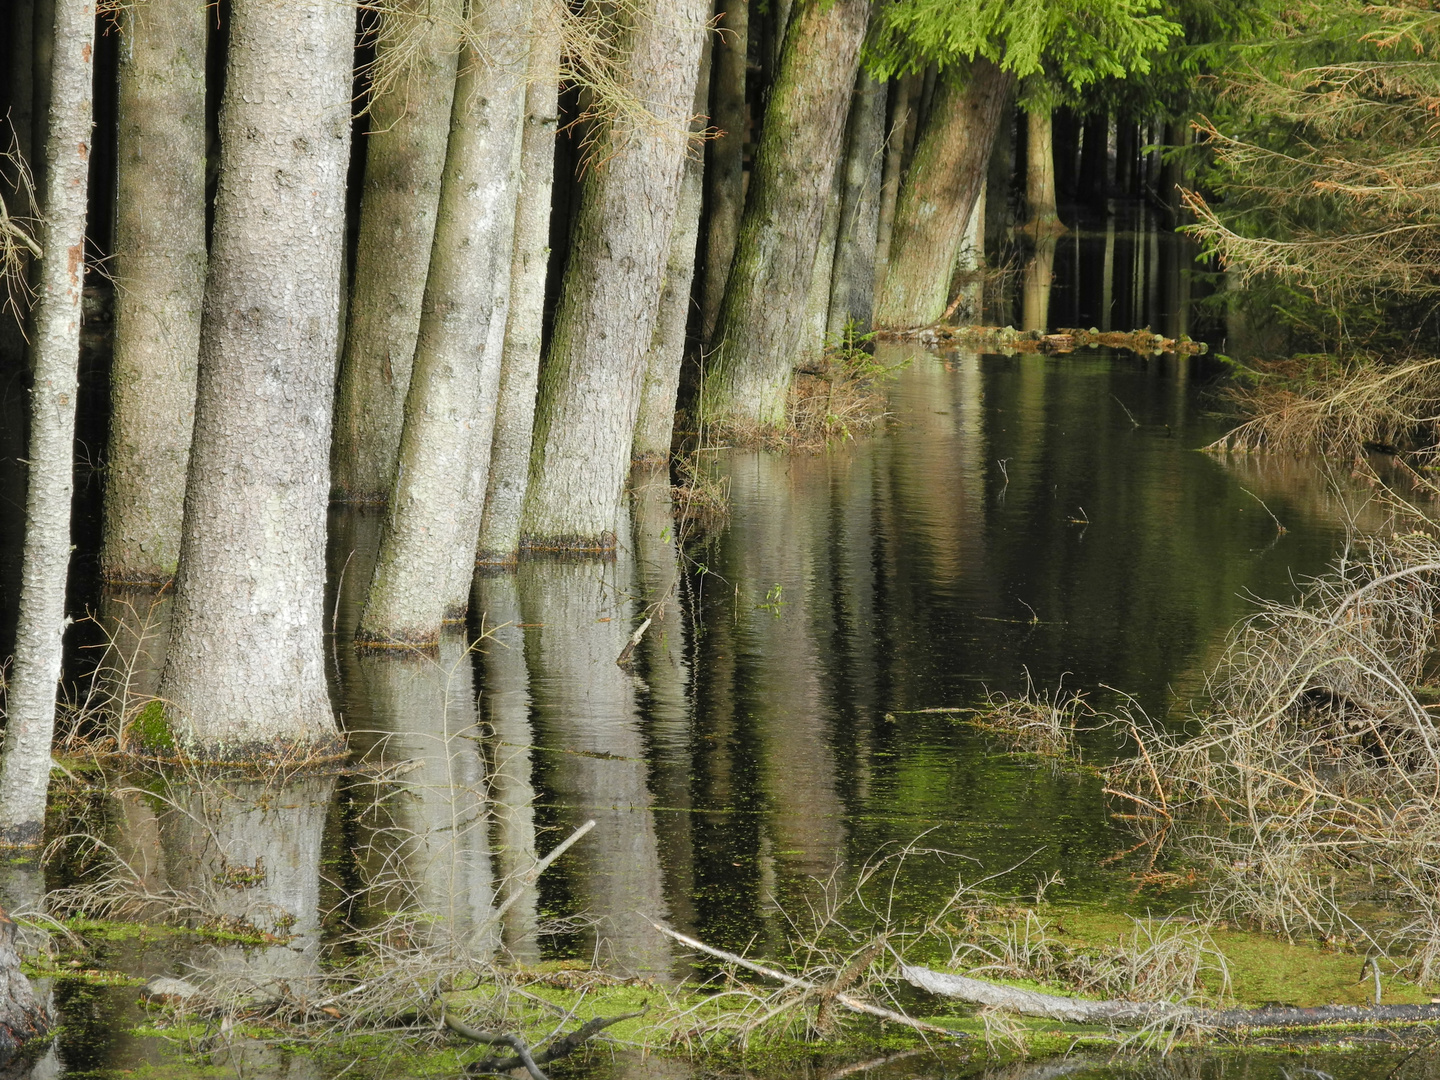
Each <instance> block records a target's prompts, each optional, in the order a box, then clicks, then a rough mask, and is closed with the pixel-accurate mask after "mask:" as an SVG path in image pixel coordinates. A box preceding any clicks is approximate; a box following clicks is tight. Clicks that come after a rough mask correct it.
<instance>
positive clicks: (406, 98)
mask: <svg viewBox="0 0 1440 1080" xmlns="http://www.w3.org/2000/svg"><path fill="white" fill-rule="evenodd" d="M464 9H465V4H464V0H400V3H399V4H398V5H397V6H396V7H395V8H394V9H392V10H389V11H387V12H386V13H385V14H384V15H383V16H382V19H383V20H384V21H383V23H382V28H381V31H380V40H379V45H378V47H377V49H376V59H375V67H376V70H377V71H379V72H381V73H382V77H383V78H385V79H386V82H385V84H384V85H383V86H382V87H381V92H380V93H379V94H377V95H376V96H375V97H374V98H373V99H372V100H371V104H370V134H369V136H368V137H367V142H366V146H365V188H364V193H363V194H362V195H361V199H360V236H359V241H358V243H357V245H356V248H355V280H354V285H353V286H352V289H351V293H352V295H351V298H350V304H349V309H348V315H349V319H348V325H347V326H346V330H345V342H344V354H343V357H342V359H341V361H340V385H339V389H338V391H337V394H336V400H335V445H334V449H333V452H332V454H331V461H332V462H333V463H334V470H335V476H334V495H335V497H336V498H337V499H339V500H341V501H343V502H369V503H384V502H385V501H387V500H388V499H389V498H390V492H391V489H392V488H393V487H394V484H395V460H396V455H397V454H398V453H399V450H400V430H401V427H402V426H403V423H404V414H405V395H406V393H407V391H408V390H409V388H410V364H411V360H412V358H413V357H414V355H415V338H416V335H417V334H418V333H419V330H420V302H421V299H422V297H423V296H424V292H425V279H426V271H427V269H428V268H429V266H430V248H431V244H432V243H433V241H434V239H435V213H436V208H437V207H438V205H439V202H440V171H441V169H442V168H443V167H444V164H445V144H446V139H447V137H448V136H449V134H450V106H451V100H452V98H453V96H454V94H455V72H456V69H455V63H456V55H457V54H458V52H459V46H460V33H459V31H460V25H461V20H462V19H463V18H464Z"/></svg>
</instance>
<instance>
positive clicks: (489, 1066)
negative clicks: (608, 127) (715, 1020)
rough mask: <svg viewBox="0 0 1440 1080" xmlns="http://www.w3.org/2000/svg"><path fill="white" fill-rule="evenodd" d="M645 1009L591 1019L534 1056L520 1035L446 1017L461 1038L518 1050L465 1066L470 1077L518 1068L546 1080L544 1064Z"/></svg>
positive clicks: (572, 1051) (536, 1078) (566, 1055)
mask: <svg viewBox="0 0 1440 1080" xmlns="http://www.w3.org/2000/svg"><path fill="white" fill-rule="evenodd" d="M644 1014H645V1010H644V1009H641V1010H640V1011H639V1012H631V1013H622V1014H621V1015H620V1016H597V1017H595V1018H594V1019H593V1020H587V1021H585V1023H583V1024H581V1025H580V1026H579V1027H578V1028H576V1029H575V1030H574V1031H572V1032H571V1033H570V1034H569V1035H564V1036H561V1037H560V1038H558V1039H556V1040H555V1041H554V1042H552V1043H551V1044H550V1045H549V1046H547V1047H546V1048H545V1049H544V1050H543V1051H542V1052H541V1053H538V1054H531V1053H530V1051H529V1050H528V1049H527V1048H526V1047H525V1044H524V1042H523V1041H521V1039H520V1037H519V1036H517V1035H502V1034H492V1033H491V1032H488V1031H477V1030H476V1029H475V1028H472V1027H470V1026H469V1025H468V1024H465V1023H463V1022H461V1021H460V1020H457V1019H456V1018H455V1017H453V1016H451V1015H450V1014H449V1013H446V1014H445V1026H446V1027H448V1028H449V1029H450V1030H451V1031H453V1032H455V1034H457V1035H460V1036H462V1037H464V1038H466V1039H470V1040H471V1041H472V1042H479V1043H490V1044H491V1045H505V1046H509V1047H511V1048H512V1049H514V1050H515V1056H514V1057H508V1058H481V1059H480V1060H479V1061H472V1062H471V1063H470V1064H469V1065H467V1066H465V1072H466V1074H467V1075H469V1076H477V1075H480V1074H483V1073H507V1072H511V1071H512V1070H514V1069H519V1068H524V1069H525V1071H526V1072H528V1073H529V1074H530V1075H531V1077H532V1078H534V1080H545V1074H544V1073H543V1072H541V1071H540V1066H541V1065H549V1064H550V1062H552V1061H559V1060H560V1059H561V1058H563V1057H569V1056H570V1055H571V1054H573V1053H574V1052H575V1051H576V1050H578V1049H580V1047H582V1046H584V1045H585V1044H586V1043H587V1042H589V1041H590V1040H591V1039H593V1038H594V1037H595V1036H596V1035H598V1034H600V1032H602V1031H604V1030H605V1029H606V1028H608V1027H613V1026H614V1025H615V1024H618V1023H620V1022H621V1021H622V1020H633V1019H635V1017H637V1016H643V1015H644Z"/></svg>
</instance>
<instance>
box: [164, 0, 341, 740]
mask: <svg viewBox="0 0 1440 1080" xmlns="http://www.w3.org/2000/svg"><path fill="white" fill-rule="evenodd" d="M354 16H355V11H354V7H353V6H352V5H351V4H349V3H345V2H340V0H285V2H284V3H281V2H279V0H233V4H232V7H231V22H230V45H229V57H228V63H227V70H226V77H225V97H224V101H223V103H222V105H221V113H220V165H221V169H220V186H219V191H218V193H217V194H216V197H215V226H214V232H213V237H212V242H211V249H210V269H209V280H208V281H207V283H206V292H205V314H204V322H203V327H202V331H201V338H200V377H199V385H198V393H197V397H196V408H195V439H194V446H193V448H192V451H191V456H190V471H189V476H188V480H187V484H186V490H185V530H184V540H183V544H182V547H181V553H180V572H179V576H178V580H177V586H176V595H175V613H174V629H173V630H172V632H171V637H170V647H169V650H168V653H167V656H166V664H165V674H164V676H163V677H162V679H161V687H160V691H161V697H162V698H163V699H164V700H165V712H166V718H167V720H168V721H169V726H170V729H171V731H170V733H169V736H170V741H173V743H174V749H175V750H178V751H180V752H181V753H183V754H187V755H194V756H199V755H203V756H204V757H206V758H209V759H218V760H242V761H251V760H268V759H270V758H271V757H273V756H274V754H275V753H276V752H277V751H282V750H283V751H285V752H292V751H293V752H310V751H316V750H323V749H325V748H329V747H333V745H334V744H335V743H336V741H337V729H336V724H335V715H334V711H333V710H332V708H331V705H330V697H329V691H328V689H327V687H326V680H325V653H324V643H323V632H324V623H325V612H324V586H325V525H326V522H325V518H326V504H327V501H328V496H329V492H330V421H331V404H332V400H333V394H334V385H335V365H336V337H337V333H338V325H337V322H338V311H339V292H338V289H339V281H340V259H341V250H342V246H343V243H344V230H345V173H346V167H347V164H348V159H349V147H350V94H351V81H350V71H351V57H352V50H353V40H354V32H355V26H354ZM144 734H145V737H146V738H150V739H153V738H155V737H156V736H157V734H158V737H159V738H160V740H161V742H162V743H163V742H164V741H167V738H166V735H165V734H159V733H156V732H153V731H150V732H146V733H144ZM152 749H161V750H163V749H165V748H164V747H163V746H160V747H152Z"/></svg>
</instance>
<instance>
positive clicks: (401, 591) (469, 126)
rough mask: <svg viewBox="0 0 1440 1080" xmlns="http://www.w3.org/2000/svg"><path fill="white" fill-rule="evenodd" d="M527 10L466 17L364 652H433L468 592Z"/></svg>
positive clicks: (488, 433)
mask: <svg viewBox="0 0 1440 1080" xmlns="http://www.w3.org/2000/svg"><path fill="white" fill-rule="evenodd" d="M528 12H529V6H528V5H527V4H525V3H524V0H490V2H488V3H485V4H476V6H475V7H474V8H473V9H472V11H471V14H470V23H469V30H468V32H467V35H466V38H467V43H466V46H465V49H464V51H463V53H462V55H461V57H460V69H459V71H460V74H459V77H458V79H457V81H456V86H455V95H454V109H453V116H452V119H451V123H450V145H449V149H448V151H447V153H446V157H445V175H444V179H443V181H442V184H441V191H440V207H439V213H438V217H437V219H436V225H435V245H434V251H433V253H432V255H431V257H430V273H429V279H428V281H427V282H426V285H425V300H424V316H423V318H422V320H421V324H420V335H419V339H418V342H417V345H416V348H415V367H414V371H413V373H412V376H411V379H410V392H409V395H408V397H407V398H406V401H405V429H404V433H403V434H402V436H401V439H400V467H399V470H398V477H397V480H396V484H395V494H394V497H393V498H392V499H391V502H390V508H389V512H388V513H387V515H386V518H385V531H384V533H383V535H382V537H381V541H380V554H379V557H378V558H377V559H376V562H375V574H374V578H373V579H372V581H371V584H370V596H369V599H368V600H367V601H366V604H365V611H364V614H362V615H361V617H360V628H359V630H358V631H357V633H356V639H357V640H358V641H361V642H369V643H373V644H386V643H392V642H393V643H400V642H403V643H407V644H411V645H424V646H427V647H428V646H434V645H436V644H437V643H438V641H439V636H440V627H441V624H442V623H443V622H444V620H445V619H446V617H447V616H452V617H453V614H454V612H453V611H452V610H450V609H451V608H452V607H453V606H454V605H455V603H456V598H455V595H454V594H455V591H456V584H457V577H458V575H457V564H463V566H464V568H465V569H466V570H467V574H466V576H465V586H466V590H467V592H468V587H469V582H470V578H469V573H473V570H474V564H475V542H476V537H477V536H478V530H479V520H478V518H475V519H472V516H471V514H470V512H469V505H468V503H469V500H470V499H471V498H472V497H473V498H474V499H475V500H476V501H479V500H483V498H484V485H483V482H482V484H481V485H480V490H479V491H478V492H475V491H473V482H474V480H473V470H474V468H475V464H476V463H475V460H474V455H475V454H476V453H477V452H478V451H477V447H478V446H479V445H480V443H481V442H483V445H484V452H485V456H486V457H487V458H488V457H489V451H490V440H491V439H492V437H493V435H494V422H495V401H496V396H497V394H498V393H499V385H500V360H501V354H502V352H503V351H504V350H503V343H504V338H503V334H504V330H505V324H504V314H503V312H500V313H497V312H496V301H497V299H498V298H499V285H500V284H501V283H502V280H503V281H504V282H506V283H508V280H509V271H510V260H511V258H512V257H513V255H514V220H515V212H514V211H515V189H516V182H515V181H516V173H517V172H518V169H519V146H520V125H521V120H522V118H523V116H524V107H525V66H526V65H525V49H526V44H527V33H528V27H529V14H528ZM479 43H483V47H484V50H485V51H484V55H481V53H480V51H479V49H480V47H481V46H480V44H479ZM507 287H508V285H507ZM506 306H507V307H508V303H507V305H506ZM497 319H498V320H499V321H498V322H497ZM472 520H473V524H472ZM462 611H463V608H462Z"/></svg>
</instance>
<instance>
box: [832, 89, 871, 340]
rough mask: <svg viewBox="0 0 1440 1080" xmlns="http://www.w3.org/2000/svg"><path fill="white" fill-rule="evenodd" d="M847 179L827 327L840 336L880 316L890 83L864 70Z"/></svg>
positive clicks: (852, 123) (847, 155)
mask: <svg viewBox="0 0 1440 1080" xmlns="http://www.w3.org/2000/svg"><path fill="white" fill-rule="evenodd" d="M849 127H850V130H849V134H848V136H847V139H846V149H845V183H844V195H843V202H842V204H841V210H840V232H839V235H838V237H837V239H836V247H835V266H834V269H833V271H832V275H831V283H830V313H829V318H828V325H827V327H826V329H827V331H828V333H829V334H830V336H831V337H832V338H838V337H839V336H840V334H841V333H843V332H844V330H845V327H846V326H847V325H853V326H854V327H855V329H856V330H857V331H858V332H859V333H862V334H865V333H869V331H870V324H871V322H872V321H873V320H874V317H875V266H876V246H877V239H878V232H879V227H880V179H881V173H880V169H881V164H882V161H883V159H884V158H885V84H884V83H883V82H878V81H877V80H875V79H874V78H873V77H872V76H871V75H870V73H869V72H866V71H862V72H861V73H860V75H859V76H858V79H857V84H856V88H855V102H854V104H853V105H851V107H850V124H849Z"/></svg>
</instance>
